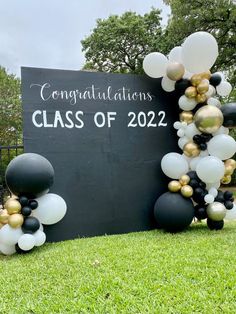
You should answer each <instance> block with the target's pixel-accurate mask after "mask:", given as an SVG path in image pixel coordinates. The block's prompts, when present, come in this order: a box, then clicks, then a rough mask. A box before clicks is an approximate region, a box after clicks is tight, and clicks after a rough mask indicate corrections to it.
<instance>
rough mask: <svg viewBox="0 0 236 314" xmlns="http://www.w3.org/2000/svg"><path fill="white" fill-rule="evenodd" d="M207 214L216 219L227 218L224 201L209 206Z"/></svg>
mask: <svg viewBox="0 0 236 314" xmlns="http://www.w3.org/2000/svg"><path fill="white" fill-rule="evenodd" d="M206 211H207V216H208V217H209V218H210V219H211V220H214V221H221V220H223V219H224V218H225V215H226V212H227V210H226V208H225V206H224V205H223V204H222V203H219V202H214V203H211V204H209V205H208V206H207V210H206Z"/></svg>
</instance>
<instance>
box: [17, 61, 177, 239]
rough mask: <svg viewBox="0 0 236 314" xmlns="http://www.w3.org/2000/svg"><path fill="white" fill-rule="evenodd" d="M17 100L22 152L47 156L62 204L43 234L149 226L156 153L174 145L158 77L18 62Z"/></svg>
mask: <svg viewBox="0 0 236 314" xmlns="http://www.w3.org/2000/svg"><path fill="white" fill-rule="evenodd" d="M22 99H23V120H24V147H25V152H33V153H38V154H41V155H43V156H45V157H46V158H47V159H48V160H49V161H50V162H51V163H52V165H53V167H54V169H55V182H54V185H53V188H52V190H51V192H54V191H55V192H54V193H57V194H59V195H61V196H62V197H63V198H64V199H65V200H66V202H67V205H68V212H67V214H66V216H65V217H64V219H63V220H62V221H61V222H59V223H58V224H56V225H52V226H48V227H46V233H47V239H48V240H49V241H60V240H66V239H73V238H76V237H78V236H79V237H82V236H96V235H102V234H115V233H125V232H131V231H140V230H148V229H152V228H154V227H155V223H154V219H153V205H154V203H155V200H156V199H157V197H158V196H159V195H160V194H161V193H162V192H163V191H164V190H165V189H166V184H167V181H166V178H165V176H164V175H163V174H162V172H161V169H160V160H161V158H162V157H163V155H164V154H166V153H167V152H170V151H176V150H177V147H176V142H177V140H176V134H175V131H174V129H173V127H172V124H173V122H174V121H176V120H177V119H178V113H177V107H178V106H176V103H175V97H174V96H173V94H171V93H165V92H164V91H163V90H162V88H161V86H160V80H154V79H151V78H148V77H146V76H141V75H131V74H108V73H94V72H84V71H64V70H51V69H39V68H26V67H23V68H22ZM48 210H50V208H49V209H48Z"/></svg>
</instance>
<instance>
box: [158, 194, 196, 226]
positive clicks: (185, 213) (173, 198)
mask: <svg viewBox="0 0 236 314" xmlns="http://www.w3.org/2000/svg"><path fill="white" fill-rule="evenodd" d="M154 216H155V219H156V221H157V223H158V225H159V226H161V227H162V229H164V230H166V231H169V232H178V231H182V230H184V229H185V228H187V227H188V226H189V225H190V224H191V222H192V220H193V217H194V206H193V203H192V201H191V199H189V198H185V197H183V196H182V195H181V194H179V193H171V192H166V193H164V194H162V195H161V196H160V197H159V198H158V199H157V201H156V204H155V206H154Z"/></svg>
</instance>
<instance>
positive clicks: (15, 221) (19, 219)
mask: <svg viewBox="0 0 236 314" xmlns="http://www.w3.org/2000/svg"><path fill="white" fill-rule="evenodd" d="M23 222H24V218H23V216H22V215H21V214H13V215H10V216H9V218H8V224H9V225H10V226H11V227H12V228H19V227H21V226H22V225H23Z"/></svg>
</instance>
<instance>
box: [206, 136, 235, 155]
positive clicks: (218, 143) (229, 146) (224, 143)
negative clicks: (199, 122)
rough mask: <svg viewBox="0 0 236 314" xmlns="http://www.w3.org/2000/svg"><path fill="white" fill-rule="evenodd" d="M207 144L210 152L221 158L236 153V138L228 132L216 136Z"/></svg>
mask: <svg viewBox="0 0 236 314" xmlns="http://www.w3.org/2000/svg"><path fill="white" fill-rule="evenodd" d="M207 146H208V151H209V154H210V155H212V156H215V157H218V158H219V159H221V160H226V159H229V158H231V157H232V156H233V155H234V154H235V153H236V142H235V140H234V139H233V138H232V137H231V136H229V135H226V134H219V135H216V136H214V137H213V138H212V139H211V140H210V141H209V142H208V145H207Z"/></svg>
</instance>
